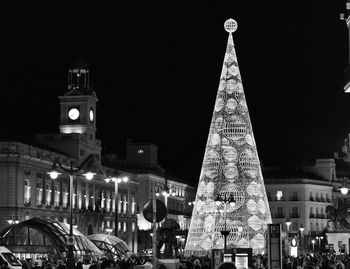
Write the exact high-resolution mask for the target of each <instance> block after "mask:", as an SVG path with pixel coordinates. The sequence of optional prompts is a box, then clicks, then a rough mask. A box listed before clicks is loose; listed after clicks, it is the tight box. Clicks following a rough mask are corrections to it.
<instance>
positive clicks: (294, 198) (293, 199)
mask: <svg viewBox="0 0 350 269" xmlns="http://www.w3.org/2000/svg"><path fill="white" fill-rule="evenodd" d="M289 201H299V198H298V197H297V196H293V197H290V198H289Z"/></svg>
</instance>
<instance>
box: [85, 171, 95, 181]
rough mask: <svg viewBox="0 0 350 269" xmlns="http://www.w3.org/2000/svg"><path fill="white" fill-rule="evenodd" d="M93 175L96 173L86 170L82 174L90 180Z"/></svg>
mask: <svg viewBox="0 0 350 269" xmlns="http://www.w3.org/2000/svg"><path fill="white" fill-rule="evenodd" d="M94 175H96V173H92V172H86V173H85V174H83V176H85V178H86V179H87V180H92V179H93V178H94Z"/></svg>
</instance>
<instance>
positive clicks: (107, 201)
mask: <svg viewBox="0 0 350 269" xmlns="http://www.w3.org/2000/svg"><path fill="white" fill-rule="evenodd" d="M106 199H107V200H106V211H107V212H109V210H110V208H111V193H110V192H107V198H106Z"/></svg>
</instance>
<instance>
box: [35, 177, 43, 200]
mask: <svg viewBox="0 0 350 269" xmlns="http://www.w3.org/2000/svg"><path fill="white" fill-rule="evenodd" d="M42 200H43V188H42V186H41V184H40V183H39V182H37V183H36V205H41V203H42Z"/></svg>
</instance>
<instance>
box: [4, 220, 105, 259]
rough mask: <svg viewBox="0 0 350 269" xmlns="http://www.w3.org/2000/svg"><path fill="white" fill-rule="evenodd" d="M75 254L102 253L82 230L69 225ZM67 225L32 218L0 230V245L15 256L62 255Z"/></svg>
mask: <svg viewBox="0 0 350 269" xmlns="http://www.w3.org/2000/svg"><path fill="white" fill-rule="evenodd" d="M73 234H74V253H75V256H76V257H81V256H90V257H93V258H94V257H99V256H102V255H103V253H102V252H101V250H99V249H98V248H97V247H96V245H95V244H94V243H92V242H91V241H90V240H89V239H88V238H86V237H85V236H84V235H83V234H82V233H80V232H79V231H78V230H76V229H74V228H73ZM68 235H69V224H67V223H63V222H58V221H55V220H51V219H39V218H32V219H29V220H26V221H23V222H20V223H19V224H15V225H11V226H8V227H6V228H5V229H4V230H3V231H1V232H0V245H3V246H6V247H7V248H8V249H10V250H11V251H12V252H13V253H14V254H15V255H16V256H19V255H23V254H29V253H30V254H37V253H40V254H47V255H48V256H49V257H51V256H52V257H56V258H63V257H66V255H67V251H68V246H67V238H68Z"/></svg>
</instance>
